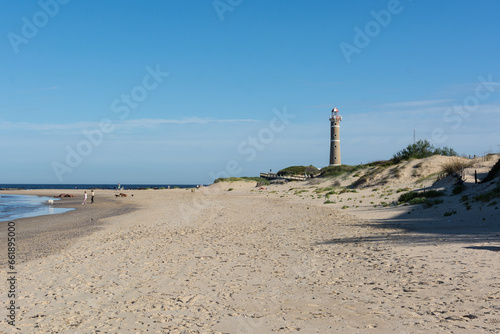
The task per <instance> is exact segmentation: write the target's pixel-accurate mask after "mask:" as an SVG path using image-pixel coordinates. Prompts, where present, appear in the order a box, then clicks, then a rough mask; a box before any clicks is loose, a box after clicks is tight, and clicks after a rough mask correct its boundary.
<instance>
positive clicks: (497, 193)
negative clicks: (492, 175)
mask: <svg viewBox="0 0 500 334" xmlns="http://www.w3.org/2000/svg"><path fill="white" fill-rule="evenodd" d="M497 198H500V184H498V185H497V186H496V187H495V188H494V189H492V190H490V191H488V192H486V193H484V194H480V195H477V196H474V200H476V201H480V202H484V203H488V202H489V201H492V200H494V199H497Z"/></svg>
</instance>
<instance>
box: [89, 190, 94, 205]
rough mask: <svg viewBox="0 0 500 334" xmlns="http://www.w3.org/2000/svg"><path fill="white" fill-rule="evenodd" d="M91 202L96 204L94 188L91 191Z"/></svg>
mask: <svg viewBox="0 0 500 334" xmlns="http://www.w3.org/2000/svg"><path fill="white" fill-rule="evenodd" d="M90 204H94V189H92V191H91V192H90Z"/></svg>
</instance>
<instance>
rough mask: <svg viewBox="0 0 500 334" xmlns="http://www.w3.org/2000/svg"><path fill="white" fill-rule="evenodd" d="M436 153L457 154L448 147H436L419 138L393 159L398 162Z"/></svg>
mask: <svg viewBox="0 0 500 334" xmlns="http://www.w3.org/2000/svg"><path fill="white" fill-rule="evenodd" d="M436 154H437V155H446V156H456V155H457V152H455V150H453V149H451V148H448V147H444V148H435V147H434V146H433V145H432V144H431V143H429V141H428V140H419V141H417V142H416V143H414V144H410V145H408V146H407V147H406V148H404V149H402V150H401V151H399V152H397V153H396V154H394V156H393V158H392V161H393V162H395V163H398V162H401V161H403V160H410V159H422V158H427V157H430V156H433V155H436Z"/></svg>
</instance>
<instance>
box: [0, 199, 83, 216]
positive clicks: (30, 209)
mask: <svg viewBox="0 0 500 334" xmlns="http://www.w3.org/2000/svg"><path fill="white" fill-rule="evenodd" d="M49 199H52V200H57V199H55V198H51V197H39V196H29V195H4V194H0V222H3V221H12V220H15V219H21V218H28V217H37V216H44V215H53V214H58V213H64V212H68V211H71V210H74V209H68V208H54V207H52V206H51V205H47V204H46V202H47V200H49Z"/></svg>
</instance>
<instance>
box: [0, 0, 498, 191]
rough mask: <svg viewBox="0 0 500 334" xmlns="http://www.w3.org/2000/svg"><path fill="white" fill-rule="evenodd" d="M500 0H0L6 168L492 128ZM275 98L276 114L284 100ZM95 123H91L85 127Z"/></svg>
mask: <svg viewBox="0 0 500 334" xmlns="http://www.w3.org/2000/svg"><path fill="white" fill-rule="evenodd" d="M498 13H500V2H498V1H493V0H490V1H481V2H473V1H457V0H453V1H451V0H447V1H439V2H431V1H423V0H413V1H410V0H401V1H393V0H391V1H357V2H353V1H327V0H321V1H295V0H276V1H264V0H252V1H250V0H220V1H188V0H185V1H174V0H163V1H131V0H128V1H127V0H124V1H83V0H72V1H68V0H64V1H63V0H42V1H40V2H36V1H15V0H5V1H2V3H1V5H0V29H1V36H2V39H1V43H0V59H1V62H0V66H1V71H0V154H1V160H0V183H58V182H62V183H115V182H121V183H171V184H173V183H178V184H180V183H210V182H212V181H213V177H215V176H224V175H225V176H227V175H232V176H242V175H248V176H254V175H258V173H259V172H261V171H269V169H272V170H273V171H277V170H279V169H281V168H284V167H287V166H290V165H309V164H313V165H315V166H317V167H324V166H326V165H327V164H328V161H329V160H328V159H329V135H330V134H329V131H330V127H329V121H328V118H329V115H330V111H331V109H332V108H333V107H337V108H338V109H339V110H340V113H341V115H342V116H343V117H344V119H343V121H342V123H341V150H342V162H343V163H345V164H358V163H361V162H363V163H365V162H369V161H374V160H381V159H388V158H391V157H392V155H393V153H395V152H397V151H398V150H400V149H402V148H403V147H405V146H406V145H407V144H409V143H411V142H413V131H414V129H415V132H416V138H417V140H418V139H428V140H429V141H431V142H432V143H434V144H435V145H436V146H449V147H452V148H454V149H455V150H456V151H458V152H459V153H461V154H476V155H482V154H484V153H485V152H488V151H492V152H497V151H498V150H499V146H498V145H499V144H500V134H499V130H498V129H499V128H500V117H499V116H500V62H499V60H498V59H499V57H500V40H499V39H500V38H499V36H500V35H499V33H500V20H498ZM277 115H280V116H279V117H278V116H277ZM85 133H86V134H85Z"/></svg>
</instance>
